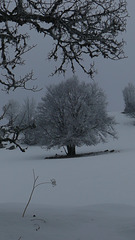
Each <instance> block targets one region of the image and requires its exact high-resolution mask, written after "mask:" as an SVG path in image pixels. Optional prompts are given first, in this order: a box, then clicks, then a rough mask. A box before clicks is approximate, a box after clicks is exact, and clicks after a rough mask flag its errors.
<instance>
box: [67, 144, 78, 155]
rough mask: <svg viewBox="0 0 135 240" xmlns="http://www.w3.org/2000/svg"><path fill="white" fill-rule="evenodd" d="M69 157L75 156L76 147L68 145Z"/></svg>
mask: <svg viewBox="0 0 135 240" xmlns="http://www.w3.org/2000/svg"><path fill="white" fill-rule="evenodd" d="M67 155H68V156H75V155H76V152H75V146H74V145H67Z"/></svg>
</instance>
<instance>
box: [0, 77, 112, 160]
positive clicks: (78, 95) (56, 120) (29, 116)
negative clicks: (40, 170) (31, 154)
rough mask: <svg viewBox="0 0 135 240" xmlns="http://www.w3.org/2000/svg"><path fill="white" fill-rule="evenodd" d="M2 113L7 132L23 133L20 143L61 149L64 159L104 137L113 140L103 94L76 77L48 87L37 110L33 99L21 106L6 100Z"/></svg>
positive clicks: (91, 84) (103, 139)
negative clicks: (63, 150) (77, 148)
mask: <svg viewBox="0 0 135 240" xmlns="http://www.w3.org/2000/svg"><path fill="white" fill-rule="evenodd" d="M3 109H4V111H5V118H6V119H7V121H8V122H7V125H8V126H9V127H10V128H11V130H12V129H15V128H17V127H19V128H22V129H24V130H23V131H22V132H21V133H20V140H21V142H22V143H25V144H28V145H33V144H40V145H45V146H46V147H47V148H52V147H55V146H57V147H58V148H59V147H64V149H65V151H66V153H67V155H72V156H73V155H75V154H76V146H82V145H84V144H85V145H96V144H97V143H99V142H100V141H102V142H105V141H106V138H107V136H108V135H110V136H112V137H115V136H116V132H115V130H114V125H115V121H114V119H113V118H112V117H110V116H108V114H107V102H106V97H105V94H104V92H103V90H102V89H100V88H99V86H98V85H97V84H96V83H94V82H93V83H89V84H86V83H85V82H79V80H78V79H77V77H73V78H70V79H68V80H67V81H63V82H61V83H59V84H57V85H53V86H49V87H48V88H47V91H46V94H45V96H44V97H42V98H41V102H39V103H38V105H37V106H36V103H35V102H34V100H33V99H31V100H30V99H26V100H25V101H24V104H23V105H22V106H19V104H18V103H17V102H16V101H13V100H10V101H9V102H8V104H6V105H5V106H4V108H3ZM25 126H26V128H25ZM27 126H29V128H27Z"/></svg>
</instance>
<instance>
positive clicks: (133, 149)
mask: <svg viewBox="0 0 135 240" xmlns="http://www.w3.org/2000/svg"><path fill="white" fill-rule="evenodd" d="M114 115H115V116H116V122H117V125H116V129H117V131H118V140H116V139H115V140H113V139H108V143H105V144H99V145H97V146H91V147H82V148H78V149H77V152H78V153H82V152H90V151H101V150H106V149H108V150H112V149H114V150H116V152H115V153H108V154H104V155H97V156H91V157H90V156H88V157H80V158H72V159H45V157H47V156H51V155H55V154H56V153H57V154H59V153H61V150H57V149H54V150H50V151H46V150H45V149H42V148H40V147H30V148H29V149H28V150H27V151H26V152H25V153H22V152H20V151H19V150H18V149H16V150H12V151H11V150H5V149H0V239H1V240H18V239H20V240H99V239H100V240H127V239H128V240H130V239H133V240H134V239H135V126H134V125H133V119H130V118H128V117H127V116H125V115H124V114H120V113H115V114H114ZM33 169H34V171H35V174H36V176H39V179H38V182H44V181H48V180H50V179H52V178H55V179H56V182H57V186H56V187H52V186H51V185H50V184H46V185H41V186H39V187H38V188H36V189H35V192H34V195H33V198H32V200H31V203H30V205H29V207H28V210H27V211H26V215H25V217H24V218H22V212H23V210H24V207H25V205H26V203H27V200H28V197H29V194H30V192H31V189H32V184H33V172H32V171H33ZM33 215H35V216H36V217H33Z"/></svg>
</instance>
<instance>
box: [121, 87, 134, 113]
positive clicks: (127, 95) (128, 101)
mask: <svg viewBox="0 0 135 240" xmlns="http://www.w3.org/2000/svg"><path fill="white" fill-rule="evenodd" d="M123 98H124V103H125V109H124V112H125V113H128V114H132V115H134V116H135V86H134V85H133V84H132V83H128V86H127V87H125V88H124V90H123Z"/></svg>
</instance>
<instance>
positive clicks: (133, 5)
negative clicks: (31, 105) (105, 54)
mask: <svg viewBox="0 0 135 240" xmlns="http://www.w3.org/2000/svg"><path fill="white" fill-rule="evenodd" d="M127 1H128V12H129V15H130V17H129V18H128V24H127V31H126V33H124V34H123V38H124V40H125V41H126V45H125V55H126V56H128V58H126V59H123V60H117V61H113V60H105V59H103V58H102V57H100V58H98V59H94V61H95V66H96V69H97V70H98V74H97V75H96V76H95V79H94V80H95V81H96V82H98V84H99V86H100V87H101V88H102V89H103V90H104V91H105V94H106V96H107V101H108V110H109V111H123V110H124V101H123V95H122V90H123V89H124V88H125V86H127V84H128V83H129V82H132V83H133V84H135V60H134V58H135V1H134V0H127ZM31 34H32V39H31V40H32V42H33V43H35V44H37V47H36V48H34V49H33V50H32V51H31V52H29V53H27V54H26V56H25V59H26V65H25V67H22V68H19V69H18V71H17V74H18V76H19V74H25V72H26V71H30V70H31V69H33V71H34V76H35V78H37V80H36V81H35V82H34V84H35V85H38V87H39V88H43V90H41V91H39V92H37V93H32V92H31V91H25V90H19V89H18V90H16V91H15V92H10V94H6V93H4V92H1V98H0V100H1V101H0V106H3V105H4V104H5V103H6V102H7V101H8V99H16V101H19V102H23V101H24V99H25V98H26V97H34V98H35V99H36V100H37V102H39V101H40V99H41V97H42V96H43V95H44V93H45V88H46V86H48V85H50V84H53V83H55V84H57V83H58V82H59V81H61V80H64V79H67V78H70V77H72V75H73V74H72V72H71V70H70V69H69V70H68V72H67V73H66V75H65V77H64V76H63V75H55V76H53V77H49V74H50V73H51V72H52V71H53V70H54V69H55V66H54V65H53V63H52V62H51V61H48V60H47V54H48V51H49V48H50V49H51V47H52V44H51V39H50V38H47V39H44V38H43V37H42V36H41V35H38V34H34V33H31ZM85 61H87V60H86V59H84V62H85ZM76 75H77V76H78V78H79V80H80V81H86V82H90V81H92V80H91V79H90V78H89V77H88V76H87V75H86V74H85V73H83V72H82V70H81V69H80V68H79V67H77V71H76ZM32 84H33V83H32Z"/></svg>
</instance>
